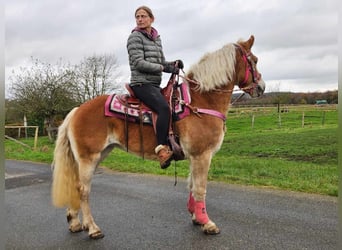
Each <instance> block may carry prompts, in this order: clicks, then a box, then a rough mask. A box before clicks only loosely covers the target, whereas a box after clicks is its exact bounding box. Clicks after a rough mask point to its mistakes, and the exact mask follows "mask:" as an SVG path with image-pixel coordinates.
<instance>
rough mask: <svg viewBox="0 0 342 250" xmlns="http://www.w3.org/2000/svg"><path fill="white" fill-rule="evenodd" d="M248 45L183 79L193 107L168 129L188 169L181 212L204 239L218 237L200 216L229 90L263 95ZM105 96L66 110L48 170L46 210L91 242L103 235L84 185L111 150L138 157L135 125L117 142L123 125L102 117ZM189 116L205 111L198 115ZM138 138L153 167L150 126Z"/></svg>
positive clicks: (209, 59)
mask: <svg viewBox="0 0 342 250" xmlns="http://www.w3.org/2000/svg"><path fill="white" fill-rule="evenodd" d="M253 43H254V36H251V37H250V38H249V39H248V40H247V41H242V40H239V41H238V42H237V43H231V44H227V45H225V46H223V47H222V48H221V49H219V50H217V51H214V52H211V53H207V54H205V55H204V56H203V57H202V58H201V59H200V60H199V61H198V62H197V63H196V64H194V65H192V66H191V67H190V69H189V71H188V72H187V73H186V74H185V75H184V81H185V82H186V84H187V85H188V87H189V88H188V89H189V93H190V96H191V107H195V108H194V109H192V111H193V112H191V113H190V115H188V116H187V117H185V118H184V119H181V120H179V121H177V122H175V131H177V134H178V136H179V144H180V146H181V147H182V149H183V151H184V154H185V157H186V159H188V160H189V163H190V167H189V170H190V172H189V178H188V187H189V190H190V193H189V196H188V202H187V209H188V211H189V212H190V214H191V216H192V221H193V223H194V224H198V225H201V228H202V230H203V232H205V233H206V234H218V233H219V232H220V230H219V228H218V227H217V226H216V224H215V223H214V222H213V221H212V220H211V219H209V216H208V214H207V211H206V204H205V199H206V190H207V176H208V171H209V167H210V163H211V159H212V158H213V156H214V154H215V153H216V152H217V151H218V150H219V149H220V147H221V144H222V141H223V138H224V134H225V118H226V114H227V112H228V108H229V105H230V100H231V95H232V92H233V89H234V86H235V85H238V86H239V88H240V89H242V90H244V91H245V92H247V93H248V94H250V96H252V97H257V96H260V95H262V94H263V92H264V90H265V83H264V81H263V79H262V77H261V74H260V73H259V72H258V70H257V67H256V64H257V57H256V56H255V55H254V54H253V53H252V52H251V48H252V46H253ZM107 97H108V95H103V96H99V97H96V98H94V99H92V100H90V101H88V102H86V103H84V104H82V105H81V106H79V107H76V108H74V109H73V110H72V111H70V113H69V114H68V115H67V116H66V118H65V119H64V121H63V123H62V124H61V126H60V127H59V130H58V137H57V141H56V147H55V151H54V160H53V163H52V169H53V182H52V202H53V204H54V205H55V206H56V207H67V213H66V216H67V220H68V224H69V230H70V231H71V232H79V231H82V230H87V231H88V234H89V237H90V238H93V239H98V238H102V237H103V236H104V234H103V233H102V231H101V229H100V227H99V226H97V225H96V223H95V221H94V218H93V216H92V213H91V210H90V206H89V194H90V189H91V180H92V176H93V174H94V171H95V169H96V167H97V166H98V165H99V164H100V162H101V161H102V160H103V159H104V158H105V157H106V156H107V155H108V153H109V152H110V151H111V150H112V149H113V148H116V147H117V148H121V149H126V148H127V149H128V151H129V153H132V154H135V155H140V153H141V145H140V144H141V141H140V140H139V137H140V136H139V131H141V126H140V125H139V124H136V123H135V124H134V123H132V124H130V125H129V131H128V134H129V137H128V139H127V138H125V133H126V132H127V131H125V121H124V120H122V119H119V118H115V117H108V116H105V115H104V106H105V102H106V100H107ZM189 106H190V104H189ZM194 110H195V111H194ZM196 110H206V111H210V112H203V113H202V114H201V115H199V114H198V113H199V112H196ZM142 132H143V138H144V140H143V147H144V157H145V158H147V159H154V160H157V157H156V155H155V153H154V149H155V147H156V143H157V141H156V136H155V132H154V129H153V127H152V126H147V125H144V126H143V128H142ZM127 143H128V145H126V144H127ZM158 165H159V164H158ZM156 166H157V164H156ZM109 192H110V191H109ZM80 209H81V211H82V214H83V216H82V218H83V222H82V223H81V221H80V219H79V211H80Z"/></svg>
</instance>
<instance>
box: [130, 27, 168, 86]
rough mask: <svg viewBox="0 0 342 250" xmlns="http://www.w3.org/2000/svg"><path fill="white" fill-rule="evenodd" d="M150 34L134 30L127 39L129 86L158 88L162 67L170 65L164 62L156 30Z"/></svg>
mask: <svg viewBox="0 0 342 250" xmlns="http://www.w3.org/2000/svg"><path fill="white" fill-rule="evenodd" d="M151 34H152V35H150V34H148V33H147V32H145V31H144V30H139V29H138V28H136V29H134V30H133V31H132V33H131V34H130V36H129V37H128V40H127V51H128V57H129V65H130V68H131V80H130V85H131V86H134V85H140V84H154V85H158V86H159V85H160V84H161V80H162V65H165V64H168V63H170V62H166V61H165V57H164V53H163V48H162V43H161V40H160V36H159V35H158V32H157V30H156V29H154V28H152V33H151Z"/></svg>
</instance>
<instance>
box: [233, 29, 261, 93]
mask: <svg viewBox="0 0 342 250" xmlns="http://www.w3.org/2000/svg"><path fill="white" fill-rule="evenodd" d="M253 43H254V36H253V35H252V36H251V37H250V38H249V39H248V40H247V41H238V43H237V44H235V47H236V49H237V51H238V54H237V70H238V71H237V72H236V73H237V79H238V85H239V88H240V89H241V90H243V91H244V92H246V93H248V94H249V95H250V96H251V97H258V96H261V95H262V94H263V93H264V91H265V87H266V85H265V82H264V80H263V79H262V77H261V74H260V73H259V71H258V69H257V63H258V58H257V57H256V56H255V55H254V54H253V53H252V51H251V48H252V46H253Z"/></svg>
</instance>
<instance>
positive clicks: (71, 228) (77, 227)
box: [69, 224, 83, 233]
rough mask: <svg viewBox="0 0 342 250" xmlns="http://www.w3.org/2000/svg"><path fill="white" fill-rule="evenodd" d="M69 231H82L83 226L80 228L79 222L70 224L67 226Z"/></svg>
mask: <svg viewBox="0 0 342 250" xmlns="http://www.w3.org/2000/svg"><path fill="white" fill-rule="evenodd" d="M69 231H70V232H72V233H79V232H82V231H83V228H82V226H81V224H79V225H76V226H70V227H69Z"/></svg>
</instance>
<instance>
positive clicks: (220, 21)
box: [5, 0, 339, 93]
mask: <svg viewBox="0 0 342 250" xmlns="http://www.w3.org/2000/svg"><path fill="white" fill-rule="evenodd" d="M338 4H339V3H338V0H325V1H322V0H293V1H289V0H253V1H252V0H251V1H246V0H221V1H220V0H211V1H208V0H186V1H184V0H173V1H158V0H146V1H139V0H130V1H118V0H111V1H109V0H94V1H93V0H72V1H70V0H30V1H27V0H11V1H6V3H5V74H6V78H5V81H6V86H8V85H9V83H10V82H9V80H8V77H9V76H10V75H11V74H12V71H13V70H15V71H16V70H18V69H19V68H20V67H25V66H29V65H30V63H31V58H32V57H33V58H36V59H39V60H41V61H43V62H46V63H52V64H54V63H57V62H58V61H59V60H62V61H63V62H68V63H71V64H78V63H80V62H81V60H82V59H84V58H85V57H87V56H92V55H94V54H98V55H102V54H114V55H115V56H116V58H117V60H118V64H119V69H118V70H119V71H120V75H121V77H120V78H121V79H119V82H122V83H123V84H124V83H127V82H129V77H130V70H129V65H128V55H127V49H126V42H127V38H128V36H129V34H130V32H131V30H132V29H133V28H134V27H135V18H134V12H135V10H136V8H137V7H139V6H141V5H147V6H149V7H150V8H151V9H152V11H153V13H154V16H155V21H154V23H153V27H155V28H156V29H157V30H158V32H159V34H160V36H161V39H162V43H163V49H164V54H165V57H166V60H168V61H173V60H176V59H182V61H183V62H184V64H185V68H184V69H185V71H186V70H187V69H189V68H190V66H191V65H192V64H194V63H197V62H198V60H199V59H200V58H201V57H202V56H203V55H204V54H205V53H207V52H211V51H215V50H217V49H220V48H221V47H222V46H224V45H225V44H227V43H234V42H237V41H238V40H239V39H243V40H247V39H248V38H249V37H250V35H254V36H255V42H254V46H253V48H252V52H253V53H254V54H255V55H256V56H257V57H258V59H259V61H258V70H259V71H260V73H261V74H262V76H263V79H264V81H265V82H266V92H275V91H291V92H305V93H307V92H317V91H319V92H324V91H328V90H337V89H338V34H337V28H338ZM163 79H164V81H166V80H167V78H165V77H164V78H163Z"/></svg>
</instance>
